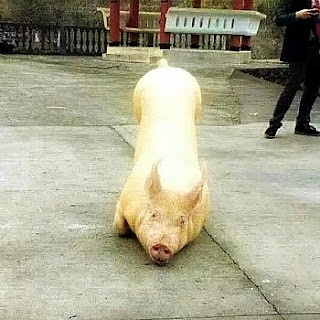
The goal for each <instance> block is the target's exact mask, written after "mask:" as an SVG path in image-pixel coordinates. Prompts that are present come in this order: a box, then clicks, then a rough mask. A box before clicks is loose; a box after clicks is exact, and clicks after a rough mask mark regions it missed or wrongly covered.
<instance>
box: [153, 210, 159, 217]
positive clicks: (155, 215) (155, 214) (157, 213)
mask: <svg viewBox="0 0 320 320" xmlns="http://www.w3.org/2000/svg"><path fill="white" fill-rule="evenodd" d="M158 217H159V212H158V211H152V212H151V218H153V219H156V218H158Z"/></svg>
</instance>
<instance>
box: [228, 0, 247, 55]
mask: <svg viewBox="0 0 320 320" xmlns="http://www.w3.org/2000/svg"><path fill="white" fill-rule="evenodd" d="M244 1H245V0H233V1H232V8H233V10H242V9H243V7H244ZM241 45H242V36H231V39H230V50H231V51H240V50H241Z"/></svg>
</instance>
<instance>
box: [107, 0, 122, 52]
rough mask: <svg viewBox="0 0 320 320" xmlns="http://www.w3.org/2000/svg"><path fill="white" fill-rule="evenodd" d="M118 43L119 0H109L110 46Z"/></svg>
mask: <svg viewBox="0 0 320 320" xmlns="http://www.w3.org/2000/svg"><path fill="white" fill-rule="evenodd" d="M119 44H120V0H110V43H109V45H110V46H118V45H119Z"/></svg>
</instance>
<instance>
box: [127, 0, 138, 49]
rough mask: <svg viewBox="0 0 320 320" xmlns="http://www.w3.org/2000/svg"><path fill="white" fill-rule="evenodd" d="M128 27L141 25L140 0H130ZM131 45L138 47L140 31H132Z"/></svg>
mask: <svg viewBox="0 0 320 320" xmlns="http://www.w3.org/2000/svg"><path fill="white" fill-rule="evenodd" d="M127 26H128V27H131V28H138V27H139V0H130V8H129V20H128V24H127ZM129 45H130V46H135V47H137V46H138V45H139V33H137V32H134V33H130V39H129Z"/></svg>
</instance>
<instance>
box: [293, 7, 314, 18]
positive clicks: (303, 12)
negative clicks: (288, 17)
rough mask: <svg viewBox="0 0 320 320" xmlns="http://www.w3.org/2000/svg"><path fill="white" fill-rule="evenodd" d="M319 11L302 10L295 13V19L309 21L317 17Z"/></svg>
mask: <svg viewBox="0 0 320 320" xmlns="http://www.w3.org/2000/svg"><path fill="white" fill-rule="evenodd" d="M318 13H319V9H303V10H300V11H297V12H296V19H310V18H311V17H313V16H316V15H318Z"/></svg>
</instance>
